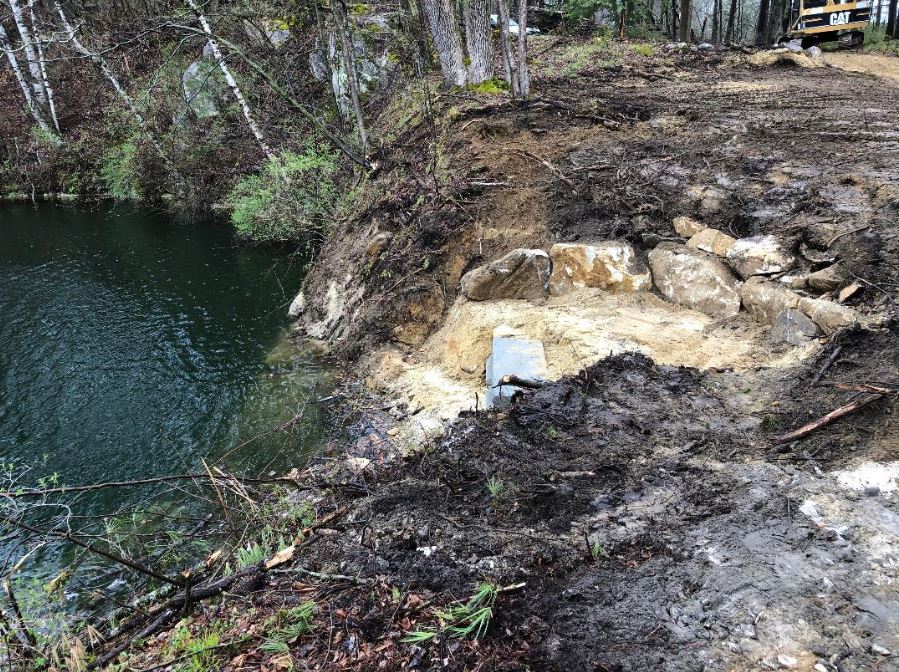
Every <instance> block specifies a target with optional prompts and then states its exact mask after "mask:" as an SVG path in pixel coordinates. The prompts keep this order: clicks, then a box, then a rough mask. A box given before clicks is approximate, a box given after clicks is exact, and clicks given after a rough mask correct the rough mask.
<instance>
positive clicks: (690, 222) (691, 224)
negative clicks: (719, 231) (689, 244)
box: [672, 215, 707, 238]
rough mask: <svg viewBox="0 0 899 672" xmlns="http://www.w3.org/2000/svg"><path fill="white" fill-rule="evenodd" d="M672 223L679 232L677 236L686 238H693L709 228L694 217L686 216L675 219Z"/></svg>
mask: <svg viewBox="0 0 899 672" xmlns="http://www.w3.org/2000/svg"><path fill="white" fill-rule="evenodd" d="M672 223H673V224H674V230H675V231H676V232H677V235H679V236H683V237H684V238H691V237H693V236H695V235H696V234H697V233H699V232H700V231H702V230H704V229H705V228H707V227H706V225H705V224H703V223H702V222H697V221H696V220H695V219H693V218H692V217H687V216H686V215H681V216H680V217H675V218H674V221H673V222H672Z"/></svg>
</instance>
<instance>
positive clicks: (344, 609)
mask: <svg viewBox="0 0 899 672" xmlns="http://www.w3.org/2000/svg"><path fill="white" fill-rule="evenodd" d="M553 39H554V38H553ZM535 42H536V41H535ZM547 44H548V46H547V50H545V51H543V52H540V53H539V55H538V56H536V57H535V58H537V59H539V61H540V62H539V63H537V64H536V69H537V73H536V86H535V88H536V89H537V91H538V92H539V95H538V96H537V98H536V100H534V101H533V102H532V103H531V104H529V105H527V106H520V105H513V104H509V103H507V102H501V101H497V100H492V99H491V100H488V99H486V98H483V97H481V98H478V97H475V96H455V97H453V96H450V97H446V96H444V97H443V98H442V99H441V104H445V106H444V107H441V108H440V109H441V110H442V111H441V113H440V115H439V116H438V118H437V119H435V120H434V123H433V124H431V123H426V121H422V120H417V121H422V123H418V124H413V123H411V122H410V123H407V124H405V125H403V124H400V126H401V127H402V129H401V130H400V131H399V132H398V133H397V135H396V140H395V143H396V146H395V147H394V151H395V153H394V154H391V153H390V152H387V151H385V154H384V156H383V157H382V158H383V162H384V164H383V165H384V168H383V175H382V176H381V177H380V178H378V181H376V182H375V184H374V185H370V186H373V188H372V189H371V190H370V192H369V193H370V198H369V200H368V201H367V202H366V204H365V205H364V206H363V207H361V208H360V209H359V211H358V212H356V213H353V215H352V216H351V217H348V218H347V219H346V221H345V222H344V223H343V224H342V225H341V227H340V228H339V230H338V231H337V233H336V234H335V237H334V239H333V240H332V242H330V243H329V244H328V245H327V246H326V248H325V249H324V250H323V252H322V255H321V256H320V258H319V260H318V264H317V266H316V268H315V269H314V270H313V272H312V274H311V275H310V276H309V280H308V281H307V283H306V285H305V288H304V291H305V297H306V304H307V305H306V313H305V315H304V317H303V321H302V325H303V326H304V327H305V328H306V330H307V331H308V332H310V333H312V334H314V335H316V336H318V337H321V338H330V339H334V340H335V341H336V342H337V344H338V348H340V349H341V350H342V351H343V352H344V353H346V354H347V355H349V356H356V357H358V356H360V355H362V354H364V355H366V356H365V357H363V359H362V362H363V364H364V365H367V366H368V367H369V368H368V371H369V372H370V373H371V376H370V382H371V383H372V384H373V385H374V386H376V387H379V388H380V389H381V391H384V390H393V391H394V393H395V394H396V396H397V398H395V399H393V400H392V401H390V402H389V403H385V402H384V401H383V398H381V397H373V398H374V399H376V400H377V401H375V402H372V403H374V404H377V408H374V409H372V408H371V407H369V411H368V412H366V413H363V414H362V415H361V419H360V420H359V421H358V422H357V423H356V424H355V425H354V426H353V428H352V432H351V436H352V440H351V441H349V442H348V441H344V440H341V441H336V442H335V444H334V446H333V447H332V450H331V451H330V452H329V453H328V454H327V456H326V457H325V458H322V459H321V460H320V461H319V462H318V463H316V464H314V465H312V466H311V467H310V468H309V471H308V474H307V477H309V478H310V479H313V478H314V479H315V480H316V482H319V483H321V482H326V483H327V484H328V487H327V489H324V490H322V491H312V492H310V493H306V494H304V495H302V497H299V498H298V499H305V500H307V501H311V502H313V503H314V505H315V507H316V510H317V512H318V513H319V515H320V516H324V515H327V514H329V513H333V512H338V513H339V516H338V518H337V520H336V521H335V522H334V523H333V524H332V525H329V526H328V529H327V530H319V531H318V533H317V535H316V536H314V537H313V538H314V539H315V543H312V544H309V545H308V547H307V548H306V549H305V550H304V551H303V555H302V560H297V561H295V562H294V565H295V566H301V567H302V568H303V569H304V570H313V571H317V572H320V573H323V574H325V575H327V576H330V577H331V580H327V579H326V580H322V581H314V580H312V579H310V578H309V575H308V574H303V573H302V571H301V570H298V569H290V568H288V569H285V570H284V571H283V573H279V574H277V575H271V576H269V577H268V581H269V585H268V588H269V590H266V591H262V592H260V593H256V594H253V595H251V596H250V597H248V598H246V599H247V600H248V602H249V604H250V605H252V608H254V609H257V610H258V611H257V612H255V615H254V616H253V617H252V618H251V619H249V622H250V623H252V624H253V625H251V626H250V629H251V631H252V629H253V628H256V629H257V630H258V627H259V623H261V622H263V617H264V615H265V614H268V613H272V612H273V611H275V610H277V609H278V608H280V607H282V606H283V605H285V604H292V603H296V601H298V600H301V599H306V597H307V596H311V597H313V598H314V599H315V600H316V602H317V604H318V606H317V609H316V616H315V624H316V626H317V629H316V630H315V631H314V632H313V633H312V634H310V635H307V636H305V637H304V638H302V639H301V640H300V642H299V643H298V644H297V645H296V647H297V648H296V650H295V659H300V660H303V661H305V662H306V664H307V665H308V666H309V667H310V668H318V669H358V670H375V669H410V668H411V669H454V670H462V669H470V670H477V669H480V670H492V669H534V670H603V671H608V670H621V671H624V670H649V669H653V670H655V669H658V670H684V671H687V670H701V669H705V670H757V669H797V670H808V671H811V670H825V671H832V670H838V671H844V672H848V671H849V670H891V669H899V664H897V660H899V659H897V657H896V655H897V654H899V607H897V605H899V599H897V598H899V590H897V586H899V583H897V580H899V576H897V569H896V568H897V561H899V490H897V481H896V478H897V476H899V469H897V467H896V465H897V462H899V427H897V420H896V412H897V406H896V397H897V395H895V394H887V395H885V396H883V397H882V398H880V399H879V400H877V401H875V402H874V403H871V404H868V405H867V406H865V407H864V408H863V409H861V410H859V411H858V412H856V413H854V414H851V415H849V416H847V417H845V418H843V419H842V420H840V421H838V422H836V423H834V424H832V425H830V426H828V427H825V428H823V429H820V430H818V431H816V432H813V433H812V434H810V435H809V436H807V437H805V438H803V439H801V440H799V441H795V442H792V443H783V444H780V443H778V442H777V441H775V440H774V438H775V436H776V435H779V434H781V433H782V432H785V431H788V430H792V429H795V428H797V427H799V426H801V425H803V424H804V423H806V422H808V421H810V420H812V419H815V418H817V417H819V416H822V415H823V414H825V413H827V412H829V411H831V410H833V409H834V408H836V407H838V406H840V405H842V404H845V403H847V401H849V400H851V399H853V398H858V392H855V391H852V390H846V389H841V388H838V387H835V386H834V385H832V383H837V382H839V383H850V384H861V383H868V384H876V385H880V386H886V387H897V386H899V338H897V336H899V327H897V323H896V319H895V318H894V317H892V314H893V311H895V300H896V291H895V289H896V286H897V285H896V283H897V278H899V263H897V261H896V259H897V253H899V228H897V226H896V218H897V204H899V168H897V166H899V142H897V137H899V121H897V119H899V117H897V116H896V114H895V112H896V111H897V104H899V103H897V101H899V96H897V89H896V88H895V87H893V86H892V85H891V84H888V83H884V80H880V79H875V78H873V77H871V76H868V75H864V74H855V73H847V72H845V71H841V70H837V69H833V68H813V69H798V68H788V67H776V68H750V67H749V66H747V65H746V64H745V62H744V61H743V60H741V59H739V58H736V57H725V56H723V55H720V54H718V55H716V54H687V55H683V56H670V57H665V58H659V57H657V58H656V59H655V60H653V61H652V62H650V61H649V59H646V58H643V57H639V56H637V55H636V54H630V55H629V56H627V58H622V59H621V60H620V61H619V62H616V63H613V64H608V63H604V64H601V63H599V62H598V58H597V59H595V60H596V62H595V63H594V60H591V59H585V62H584V67H583V69H582V70H581V72H580V73H579V74H571V75H570V76H566V77H559V76H556V75H553V76H549V75H548V73H550V72H552V73H558V72H559V71H560V66H559V63H558V59H561V58H562V57H563V54H568V53H569V52H568V51H566V50H568V49H570V47H571V43H570V42H563V41H560V42H549V43H547ZM569 55H570V54H569ZM449 105H452V109H447V106H449ZM429 138H430V139H431V140H435V139H438V138H439V139H440V141H441V143H442V146H443V147H444V148H445V151H446V152H447V153H448V154H449V155H450V157H451V158H450V159H449V160H448V161H445V160H444V159H441V160H434V157H433V156H432V155H431V154H429V151H428V150H427V149H426V148H427V147H428V146H429V140H428V139H429ZM398 157H399V158H398ZM544 162H546V163H544ZM445 163H448V164H449V165H462V166H465V172H464V173H463V174H455V173H453V174H449V173H447V172H446V169H445V167H443V166H445ZM441 171H444V172H441ZM681 214H689V215H692V216H695V217H698V218H700V219H702V220H703V221H705V222H706V223H708V224H710V225H713V226H716V227H717V228H721V229H723V230H725V231H729V232H731V233H732V234H733V235H736V236H744V235H749V234H756V233H775V234H778V235H779V236H781V237H782V238H783V239H785V240H786V241H787V243H788V244H789V245H790V247H791V249H792V251H793V252H794V253H795V254H797V256H798V257H799V258H800V259H801V260H802V261H801V264H802V269H803V270H812V269H817V268H820V267H821V266H823V265H825V264H827V263H831V262H830V261H825V259H828V260H829V259H831V258H833V257H836V258H839V259H840V260H841V261H842V262H843V263H844V264H846V266H847V267H848V268H850V270H851V271H852V273H853V274H855V275H856V276H857V277H858V278H861V279H862V280H859V282H860V283H861V284H862V285H863V286H864V289H863V290H862V291H860V292H858V293H857V294H856V295H855V296H853V297H852V298H851V299H850V300H849V302H850V303H851V305H853V307H854V308H856V309H857V310H858V311H859V313H860V314H861V315H866V316H867V315H871V316H874V315H876V316H879V317H882V318H885V319H884V320H878V321H872V322H873V324H872V326H870V328H868V329H855V330H850V331H844V332H841V333H838V334H836V335H835V336H833V337H831V338H829V339H822V340H821V341H820V342H818V343H816V344H814V345H812V346H810V347H808V348H805V349H790V348H787V347H785V346H778V347H774V346H772V345H771V344H770V342H769V341H768V339H767V336H766V334H765V333H764V332H763V330H762V329H761V327H759V326H758V325H755V324H754V323H751V322H750V321H749V320H748V318H747V317H745V316H739V317H737V318H735V319H733V320H731V321H727V322H714V321H712V320H710V319H708V318H705V317H704V316H699V315H698V314H697V313H694V312H692V311H687V310H685V309H682V308H678V307H676V306H672V305H671V304H667V303H665V302H663V301H661V299H659V297H657V296H653V295H651V294H647V293H644V294H640V295H629V296H609V295H602V294H601V293H595V294H578V293H575V294H572V295H570V298H568V299H564V298H563V297H556V298H553V299H548V300H547V301H546V302H545V304H540V303H529V302H515V301H503V302H487V303H488V304H490V305H486V304H484V305H480V304H479V305H475V304H474V303H467V302H465V301H464V299H460V298H458V297H457V289H456V287H457V284H458V280H459V277H460V276H461V274H462V273H463V272H464V271H465V270H467V269H469V268H471V267H473V266H474V265H477V264H479V263H483V261H484V260H487V259H492V258H495V257H497V256H499V255H500V254H502V253H504V252H506V251H508V250H509V249H511V248H514V247H522V246H526V247H543V248H544V249H546V247H548V246H549V245H550V244H551V243H552V242H555V241H558V240H564V241H572V240H582V241H591V240H603V239H607V238H624V239H627V240H629V241H631V242H632V243H634V244H635V246H637V247H638V249H640V250H641V251H642V252H643V253H645V251H646V250H647V249H649V248H651V247H652V246H653V245H655V244H657V243H658V242H659V241H660V240H662V239H666V238H672V237H674V235H675V234H674V231H673V229H672V225H671V220H672V218H673V217H675V216H677V215H681ZM377 231H389V232H391V233H392V234H393V238H392V240H391V242H390V243H389V245H388V246H387V247H386V249H384V250H383V251H380V250H376V252H375V254H370V245H369V243H370V242H371V240H372V237H373V235H374V234H375V233H376V232H377ZM337 267H340V268H349V271H348V272H347V273H346V275H345V276H343V277H335V276H334V274H333V273H332V269H333V268H337ZM647 322H648V324H646V323H647ZM499 323H511V324H513V326H516V327H517V328H520V329H522V330H526V331H527V330H531V332H533V334H534V335H536V336H538V337H540V338H541V339H544V340H545V342H546V345H547V354H548V357H549V359H550V362H549V364H550V369H551V372H552V373H553V374H554V375H557V376H562V378H561V379H560V380H558V381H557V382H554V383H550V384H547V385H545V386H543V387H542V388H540V389H536V390H533V391H529V392H527V393H525V394H524V395H523V396H522V397H521V398H519V399H518V400H517V402H516V403H515V404H514V405H513V406H512V407H511V409H509V410H508V411H506V412H484V411H478V412H464V413H463V414H462V417H460V418H459V419H458V420H457V421H456V422H455V423H454V424H452V425H450V427H449V430H448V433H447V434H446V435H445V436H444V437H442V438H440V439H438V440H431V439H428V438H427V436H428V432H427V431H425V432H424V433H415V432H412V433H405V430H402V431H400V432H399V433H398V432H397V431H396V429H394V428H392V427H391V426H392V425H393V424H394V423H395V421H396V419H397V418H400V419H402V420H403V421H404V422H405V423H406V427H407V428H408V427H409V426H411V425H415V424H416V423H419V424H421V425H424V422H423V421H421V422H419V418H420V417H421V416H420V415H416V412H417V411H420V410H421V408H422V407H427V403H426V402H425V401H423V399H425V398H427V396H428V392H427V390H428V388H429V389H430V390H431V393H430V399H431V401H432V402H433V405H432V406H431V407H430V410H434V409H439V410H438V412H437V414H438V415H439V414H440V413H441V412H446V414H449V412H450V411H457V410H459V408H460V407H462V404H464V399H465V396H467V395H468V394H469V393H470V392H471V390H472V389H474V386H475V385H476V384H477V382H478V380H479V379H480V376H481V368H480V367H482V365H483V358H484V356H485V355H486V349H485V348H486V347H487V346H486V344H485V340H484V339H485V336H486V335H487V334H489V333H490V331H491V330H492V328H493V327H494V326H496V325H497V324H499ZM606 348H608V349H606ZM837 348H839V350H837ZM610 352H611V353H612V354H611V356H609V353H610ZM572 353H573V354H572ZM834 353H836V356H832V355H834ZM597 360H598V361H597ZM684 365H689V366H684ZM360 370H362V369H360ZM410 371H417V372H418V374H419V375H417V377H416V376H412V377H411V378H410V377H409V376H410V374H409V372H410ZM575 372H577V373H575ZM571 374H575V375H571ZM404 386H405V387H404ZM416 395H419V396H418V397H417V396H416ZM454 395H458V399H457V398H456V396H454ZM363 396H364V395H363ZM410 402H411V403H410ZM422 415H423V414H422ZM432 436H433V435H432ZM345 458H351V459H349V460H347V459H345ZM359 458H365V459H364V460H360V459H359ZM296 503H297V502H296V500H293V501H291V500H288V501H286V502H285V506H286V507H290V506H295V505H296ZM335 575H339V577H346V576H351V577H358V578H359V579H360V580H361V581H362V582H363V585H359V580H357V581H355V582H354V581H353V580H348V579H346V578H343V579H341V578H339V577H338V578H334V577H335ZM485 580H486V581H491V582H494V583H496V584H497V585H500V586H504V587H508V590H506V591H503V592H501V593H500V594H499V595H498V598H497V603H496V606H495V610H494V615H493V620H492V622H491V625H490V628H489V630H488V631H487V634H486V635H485V637H484V638H483V639H481V640H478V641H474V640H472V639H471V638H468V639H462V640H458V639H452V638H449V637H444V636H440V635H438V636H436V637H434V638H432V639H429V640H427V641H424V642H419V643H418V644H414V643H409V642H403V641H402V640H403V638H404V637H405V636H407V635H409V634H410V633H411V632H413V631H416V630H421V629H423V628H426V627H429V626H433V625H435V624H437V623H438V621H439V618H440V612H441V611H442V610H445V609H446V608H447V607H448V606H450V605H452V604H454V603H455V602H456V601H458V600H465V599H467V598H468V597H469V596H471V595H472V593H473V592H474V591H475V589H476V586H477V584H478V583H479V582H480V581H485ZM521 584H523V585H521ZM211 613H212V612H211V611H207V612H204V614H203V615H201V616H200V617H199V619H198V620H197V621H196V622H197V623H201V622H202V619H204V618H210V617H211V616H210V614H211ZM217 613H220V614H221V613H225V608H222V609H221V610H220V612H217ZM231 614H232V615H236V614H237V611H235V610H232V612H231ZM240 628H244V629H245V628H246V626H245V625H243V626H235V629H240ZM243 631H244V630H241V632H243ZM229 655H230V654H229ZM229 659H230V663H228V664H227V665H225V669H235V670H236V669H259V668H265V669H272V668H276V667H277V666H278V664H277V660H276V657H273V656H272V655H271V653H270V652H266V651H264V650H263V649H261V647H258V646H255V645H254V646H253V647H250V648H245V649H244V650H243V651H242V652H241V653H240V654H239V656H237V657H236V658H233V659H231V658H229Z"/></svg>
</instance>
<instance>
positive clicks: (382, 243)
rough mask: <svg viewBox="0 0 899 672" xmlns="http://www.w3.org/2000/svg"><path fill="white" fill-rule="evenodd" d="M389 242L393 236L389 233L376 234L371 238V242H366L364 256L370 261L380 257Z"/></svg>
mask: <svg viewBox="0 0 899 672" xmlns="http://www.w3.org/2000/svg"><path fill="white" fill-rule="evenodd" d="M391 240H393V234H392V233H390V232H389V231H381V232H380V233H376V234H375V235H373V236H372V237H371V240H369V241H368V245H367V246H366V248H365V254H366V255H368V256H369V257H371V258H372V259H375V258H377V257H380V256H381V253H382V252H383V251H384V250H385V249H387V246H388V245H390V241H391Z"/></svg>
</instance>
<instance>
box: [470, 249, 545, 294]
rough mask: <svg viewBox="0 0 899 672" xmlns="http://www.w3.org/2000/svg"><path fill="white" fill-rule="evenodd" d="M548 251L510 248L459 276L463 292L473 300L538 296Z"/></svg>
mask: <svg viewBox="0 0 899 672" xmlns="http://www.w3.org/2000/svg"><path fill="white" fill-rule="evenodd" d="M549 273H550V260H549V255H547V254H546V252H544V251H543V250H527V249H517V250H512V251H511V252H509V254H507V255H506V256H504V257H502V258H500V259H497V260H496V261H491V262H490V263H489V264H484V265H483V266H478V267H477V268H475V269H473V270H471V271H469V272H468V273H466V274H465V275H464V276H462V294H464V295H465V297H466V298H468V299H470V300H472V301H488V300H490V299H538V298H541V297H543V296H545V294H546V284H547V281H548V280H549Z"/></svg>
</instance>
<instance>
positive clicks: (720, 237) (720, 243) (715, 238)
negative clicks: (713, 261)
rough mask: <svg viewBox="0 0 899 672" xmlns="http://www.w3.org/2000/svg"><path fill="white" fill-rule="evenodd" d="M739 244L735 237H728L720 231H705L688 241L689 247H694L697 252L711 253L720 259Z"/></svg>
mask: <svg viewBox="0 0 899 672" xmlns="http://www.w3.org/2000/svg"><path fill="white" fill-rule="evenodd" d="M735 242H737V239H736V238H734V237H733V236H728V235H727V234H726V233H724V232H723V231H719V230H718V229H703V230H702V231H700V232H699V233H697V234H696V235H694V236H692V237H691V238H690V240H688V241H687V247H694V248H696V249H697V250H702V251H704V252H711V253H712V254H716V255H718V256H719V257H725V256H727V252H728V250H730V248H731V247H732V246H733V244H734V243H735Z"/></svg>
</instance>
